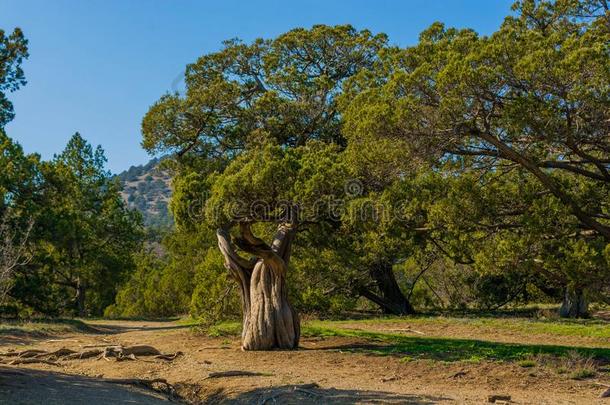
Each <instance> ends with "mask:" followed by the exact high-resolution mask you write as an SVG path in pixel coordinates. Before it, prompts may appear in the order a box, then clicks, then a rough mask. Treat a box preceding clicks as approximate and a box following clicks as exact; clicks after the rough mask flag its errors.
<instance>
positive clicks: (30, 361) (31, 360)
mask: <svg viewBox="0 0 610 405" xmlns="http://www.w3.org/2000/svg"><path fill="white" fill-rule="evenodd" d="M35 363H42V364H49V365H51V366H59V363H57V362H55V361H51V360H46V359H37V358H32V357H30V358H25V359H15V360H12V361H10V362H8V364H9V365H11V366H16V365H18V364H35Z"/></svg>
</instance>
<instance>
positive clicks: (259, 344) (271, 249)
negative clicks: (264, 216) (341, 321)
mask: <svg viewBox="0 0 610 405" xmlns="http://www.w3.org/2000/svg"><path fill="white" fill-rule="evenodd" d="M295 231H296V229H295V226H294V225H292V224H281V225H279V227H278V230H277V233H276V235H275V238H274V240H273V243H272V244H271V246H269V245H267V244H266V243H265V242H263V241H262V240H261V239H259V238H257V237H256V236H254V235H253V234H252V232H251V230H250V224H249V223H247V222H242V223H240V232H241V237H240V238H237V239H235V241H234V242H235V245H237V246H238V247H239V248H240V249H242V250H243V251H245V252H248V253H250V254H253V255H254V256H255V257H253V258H252V259H250V260H247V259H244V258H242V257H241V256H239V255H238V254H237V252H236V251H235V249H234V248H233V244H232V242H231V238H230V235H229V233H228V231H227V230H226V229H219V230H218V231H217V232H216V235H217V237H218V247H219V248H220V251H221V252H222V254H223V256H224V258H225V267H226V268H227V269H228V270H229V272H230V274H231V275H232V276H233V278H234V279H235V280H236V281H237V282H238V284H239V287H240V294H241V301H242V310H243V330H242V348H243V349H244V350H270V349H296V348H297V347H298V345H299V337H300V324H299V318H298V315H297V313H296V312H295V311H294V309H293V308H292V306H291V305H290V303H289V302H288V293H287V288H286V272H287V269H288V260H289V258H290V250H291V244H292V240H293V239H294V234H295Z"/></svg>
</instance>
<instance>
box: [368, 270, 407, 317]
mask: <svg viewBox="0 0 610 405" xmlns="http://www.w3.org/2000/svg"><path fill="white" fill-rule="evenodd" d="M369 274H370V276H371V278H372V279H373V280H374V281H375V284H376V286H377V289H378V290H379V295H377V294H375V293H373V292H372V291H370V290H367V289H365V290H363V291H362V292H361V293H362V296H364V297H365V298H368V299H369V300H371V301H373V302H374V303H375V304H377V305H379V307H380V308H381V310H382V311H383V312H384V313H385V314H391V315H409V314H413V313H415V310H414V309H413V306H412V305H411V303H410V302H409V300H408V299H407V297H405V295H404V294H403V292H402V290H401V289H400V286H399V285H398V282H397V281H396V276H395V275H394V270H393V268H392V264H391V263H376V264H374V265H373V266H372V267H370V269H369Z"/></svg>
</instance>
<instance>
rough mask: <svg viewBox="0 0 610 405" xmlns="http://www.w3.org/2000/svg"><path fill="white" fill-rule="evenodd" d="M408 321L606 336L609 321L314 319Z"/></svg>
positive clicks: (325, 323) (330, 323)
mask: <svg viewBox="0 0 610 405" xmlns="http://www.w3.org/2000/svg"><path fill="white" fill-rule="evenodd" d="M398 322H401V323H408V324H410V325H413V326H415V325H439V326H460V325H461V326H467V327H469V328H473V329H475V328H481V329H494V330H497V331H511V332H519V333H524V334H528V335H530V334H548V335H556V336H575V337H590V338H595V339H609V345H610V323H609V322H605V321H601V320H592V319H573V320H559V319H548V320H546V319H544V320H543V319H531V318H509V317H506V318H479V317H476V318H475V317H461V318H457V317H443V316H439V317H423V316H416V317H408V318H399V317H387V318H374V319H359V320H350V321H316V322H315V324H317V325H321V326H332V327H341V326H343V325H347V324H363V325H365V324H373V325H374V324H384V323H398Z"/></svg>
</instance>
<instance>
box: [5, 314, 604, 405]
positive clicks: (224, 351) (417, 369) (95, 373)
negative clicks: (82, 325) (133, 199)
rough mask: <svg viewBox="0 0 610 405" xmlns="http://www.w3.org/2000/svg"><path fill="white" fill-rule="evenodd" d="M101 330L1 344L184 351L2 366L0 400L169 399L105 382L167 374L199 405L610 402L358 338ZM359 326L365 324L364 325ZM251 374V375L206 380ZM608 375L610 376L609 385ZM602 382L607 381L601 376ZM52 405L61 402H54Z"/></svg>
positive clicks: (563, 382)
mask: <svg viewBox="0 0 610 405" xmlns="http://www.w3.org/2000/svg"><path fill="white" fill-rule="evenodd" d="M91 325H92V326H93V328H95V331H91V332H87V333H78V334H66V335H61V336H57V337H54V338H53V339H49V338H48V337H46V338H34V339H32V338H27V339H26V338H23V337H19V336H14V337H12V338H11V339H5V340H4V342H5V343H3V344H1V345H0V350H2V351H5V350H8V349H17V350H23V349H25V348H30V347H32V348H34V347H35V348H37V349H44V350H55V349H59V348H63V347H66V348H71V349H74V350H80V349H81V348H82V346H84V345H92V344H104V345H106V344H122V345H125V346H128V345H134V344H147V345H152V346H154V347H156V348H158V349H159V350H160V351H162V352H167V353H171V352H176V351H181V352H183V353H184V354H183V355H182V356H181V357H179V358H177V359H176V360H174V361H163V360H150V359H147V358H139V359H138V360H134V361H121V362H116V361H114V360H112V361H104V360H97V359H95V358H91V359H83V360H68V361H62V362H60V365H59V366H53V365H46V364H32V365H21V366H2V367H0V403H11V404H12V403H17V404H18V403H27V404H37V403H44V404H49V403H51V404H53V403H62V404H63V403H66V404H70V403H83V402H85V401H84V400H85V399H86V402H87V403H88V404H90V405H97V404H107V403H141V404H156V403H160V402H164V401H166V400H167V397H164V396H162V395H159V394H157V393H154V392H152V391H150V390H142V389H138V388H134V387H131V386H123V385H117V384H109V383H106V382H104V380H105V379H109V378H141V379H156V378H163V379H166V380H167V381H168V382H169V383H171V384H172V385H173V386H174V387H175V389H176V392H177V393H178V394H179V395H180V396H181V397H182V398H184V399H185V400H187V401H189V402H193V403H201V402H205V403H225V402H230V403H255V404H272V403H295V404H297V403H298V404H320V403H380V402H383V403H401V404H403V403H407V404H409V403H410V404H437V403H440V404H444V403H456V404H481V403H485V402H487V397H488V396H489V395H492V394H503V395H510V396H511V399H512V401H513V402H512V403H519V404H553V405H555V404H595V403H600V404H609V403H610V400H602V399H598V398H597V397H598V395H599V394H600V386H599V385H595V383H594V381H588V380H586V381H578V380H571V379H569V378H567V377H563V376H559V375H557V374H556V373H552V372H551V371H548V370H545V369H543V368H540V369H538V368H536V369H531V368H530V369H528V368H523V367H520V366H519V365H517V364H512V363H498V362H487V361H481V362H465V361H460V362H438V361H431V360H417V361H407V362H405V361H403V360H401V358H400V357H394V356H377V355H372V354H366V353H358V352H354V351H353V349H355V348H359V347H364V346H370V345H371V342H367V341H363V340H360V339H358V338H338V337H333V338H326V339H322V338H306V339H303V340H302V344H301V346H302V349H300V350H298V351H275V352H243V351H241V350H240V348H239V340H238V339H237V338H210V337H205V336H198V335H195V334H193V332H192V331H191V330H190V329H189V328H186V327H184V326H180V325H177V324H175V323H171V322H132V321H129V322H126V321H112V322H110V321H104V322H92V323H91ZM359 327H363V326H362V325H359ZM232 370H239V371H250V372H252V373H256V374H257V375H254V376H234V377H223V378H207V377H208V376H209V375H210V373H213V372H223V371H232ZM607 380H608V379H607V378H606V381H605V382H609V381H607ZM602 382H603V381H602ZM53 401H55V402H53Z"/></svg>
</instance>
